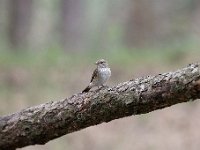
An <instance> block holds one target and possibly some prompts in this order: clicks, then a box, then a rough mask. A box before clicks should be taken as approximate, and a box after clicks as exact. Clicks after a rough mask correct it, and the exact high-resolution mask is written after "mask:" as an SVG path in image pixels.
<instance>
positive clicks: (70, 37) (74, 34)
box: [61, 0, 85, 51]
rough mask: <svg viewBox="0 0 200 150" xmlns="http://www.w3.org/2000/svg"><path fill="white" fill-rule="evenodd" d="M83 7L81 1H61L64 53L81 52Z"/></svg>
mask: <svg viewBox="0 0 200 150" xmlns="http://www.w3.org/2000/svg"><path fill="white" fill-rule="evenodd" d="M83 6H84V5H82V1H81V0H62V1H61V17H62V18H61V23H62V24H61V27H62V28H61V29H62V30H61V35H62V36H61V37H62V42H63V46H64V49H65V50H66V51H77V50H81V49H82V48H81V47H82V46H83V40H84V39H85V37H83V32H84V29H85V27H84V24H85V22H84V8H83Z"/></svg>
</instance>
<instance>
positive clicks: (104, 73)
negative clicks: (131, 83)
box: [99, 68, 111, 83]
mask: <svg viewBox="0 0 200 150" xmlns="http://www.w3.org/2000/svg"><path fill="white" fill-rule="evenodd" d="M110 76H111V71H110V68H101V69H99V77H100V80H101V82H102V83H105V82H106V81H107V80H108V79H109V78H110Z"/></svg>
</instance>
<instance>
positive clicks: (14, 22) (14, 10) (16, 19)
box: [9, 0, 33, 49]
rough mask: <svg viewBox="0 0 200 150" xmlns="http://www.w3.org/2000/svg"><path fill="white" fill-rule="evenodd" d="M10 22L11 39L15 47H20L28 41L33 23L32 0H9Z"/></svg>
mask: <svg viewBox="0 0 200 150" xmlns="http://www.w3.org/2000/svg"><path fill="white" fill-rule="evenodd" d="M9 2H10V3H9V7H10V9H9V10H10V17H9V18H10V23H9V28H10V29H9V31H10V33H9V40H10V43H11V45H12V47H13V48H15V49H17V48H20V47H22V46H24V45H26V43H27V41H28V40H27V38H28V34H29V30H30V25H31V16H32V6H33V5H32V4H33V1H32V0H9Z"/></svg>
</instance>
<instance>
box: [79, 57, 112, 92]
mask: <svg viewBox="0 0 200 150" xmlns="http://www.w3.org/2000/svg"><path fill="white" fill-rule="evenodd" d="M95 64H96V65H97V67H96V69H95V70H94V71H93V74H92V78H91V80H90V83H89V85H88V86H87V87H86V88H85V89H84V90H83V91H82V93H85V92H89V90H90V89H91V88H93V87H95V86H97V87H98V88H99V87H100V86H102V87H104V83H105V82H106V81H107V80H108V79H109V78H110V76H111V70H110V68H109V66H108V63H107V61H105V60H104V59H100V60H98V61H97V62H96V63H95Z"/></svg>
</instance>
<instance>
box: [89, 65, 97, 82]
mask: <svg viewBox="0 0 200 150" xmlns="http://www.w3.org/2000/svg"><path fill="white" fill-rule="evenodd" d="M97 76H98V70H97V68H96V69H95V70H94V72H93V74H92V78H91V81H90V82H92V81H93V80H94V79H95V78H96V77H97Z"/></svg>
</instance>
